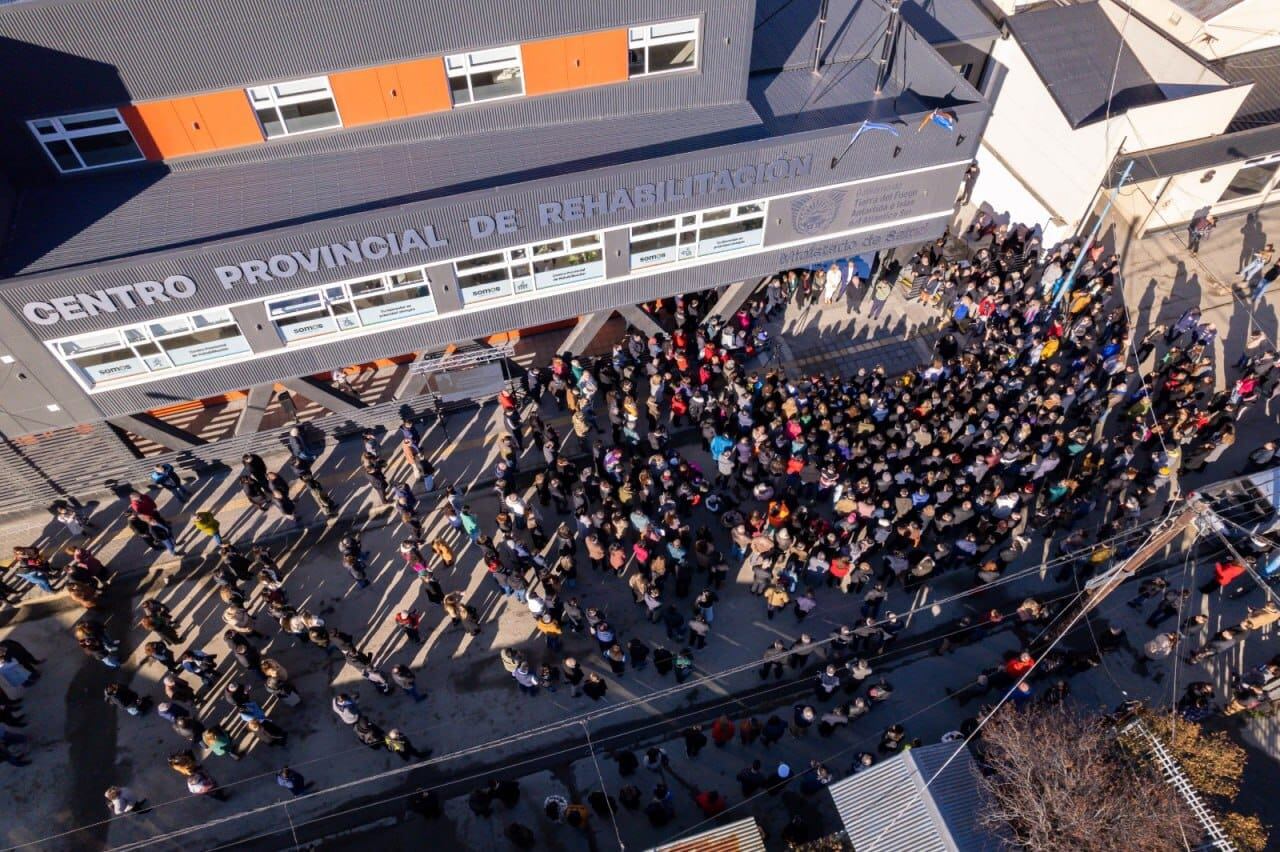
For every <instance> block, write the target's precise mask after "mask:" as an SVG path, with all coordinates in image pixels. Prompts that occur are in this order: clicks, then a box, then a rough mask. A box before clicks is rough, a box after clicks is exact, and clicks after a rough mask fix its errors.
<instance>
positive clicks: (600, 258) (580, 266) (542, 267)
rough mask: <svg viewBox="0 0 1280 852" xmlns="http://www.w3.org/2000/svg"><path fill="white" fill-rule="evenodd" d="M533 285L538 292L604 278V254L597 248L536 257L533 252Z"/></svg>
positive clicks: (571, 250)
mask: <svg viewBox="0 0 1280 852" xmlns="http://www.w3.org/2000/svg"><path fill="white" fill-rule="evenodd" d="M534 254H535V260H534V261H533V285H534V286H535V287H536V288H537V289H539V290H547V289H550V288H552V287H563V286H565V285H566V284H584V283H586V282H589V281H599V280H601V279H603V278H604V252H603V251H602V250H601V249H599V248H592V249H586V250H574V249H570V250H569V251H567V252H562V253H560V254H544V255H542V256H537V252H536V251H535V252H534Z"/></svg>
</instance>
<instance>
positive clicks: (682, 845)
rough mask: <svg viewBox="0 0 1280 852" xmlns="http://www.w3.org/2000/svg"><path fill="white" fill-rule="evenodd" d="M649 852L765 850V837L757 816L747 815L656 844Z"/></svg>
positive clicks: (758, 851) (754, 851) (739, 851)
mask: <svg viewBox="0 0 1280 852" xmlns="http://www.w3.org/2000/svg"><path fill="white" fill-rule="evenodd" d="M649 852H764V839H763V838H761V836H760V826H758V825H756V821H755V818H754V817H747V818H746V819H740V820H738V821H737V822H731V823H729V824H728V825H726V826H722V827H720V828H713V829H711V830H710V831H704V832H703V833H702V834H695V835H694V836H693V837H687V838H685V839H684V840H677V841H675V842H674V843H665V844H663V845H662V846H655V847H653V848H652V849H650V850H649Z"/></svg>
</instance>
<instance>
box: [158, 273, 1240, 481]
mask: <svg viewBox="0 0 1280 852" xmlns="http://www.w3.org/2000/svg"><path fill="white" fill-rule="evenodd" d="M1245 280H1246V281H1247V280H1248V279H1247V278H1246V279H1245ZM151 482H152V484H154V485H156V486H158V487H160V488H163V489H165V490H166V491H169V492H170V493H172V494H173V496H175V497H177V498H178V499H179V500H181V501H182V502H183V503H185V502H187V500H188V499H190V497H191V495H190V494H189V493H188V492H187V489H186V488H184V487H183V486H182V479H181V478H180V477H179V476H178V472H177V471H175V470H174V469H173V465H171V464H169V463H168V462H161V463H160V464H158V465H156V466H155V467H153V468H151Z"/></svg>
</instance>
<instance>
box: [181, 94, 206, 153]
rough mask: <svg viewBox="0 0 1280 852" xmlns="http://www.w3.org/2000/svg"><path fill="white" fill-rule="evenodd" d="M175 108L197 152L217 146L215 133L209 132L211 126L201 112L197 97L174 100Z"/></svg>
mask: <svg viewBox="0 0 1280 852" xmlns="http://www.w3.org/2000/svg"><path fill="white" fill-rule="evenodd" d="M173 109H174V112H176V113H177V114H178V120H179V121H181V122H182V129H183V131H185V132H186V134H187V138H188V139H190V140H191V147H192V149H193V150H195V152H196V153H199V152H201V151H211V150H213V148H214V147H215V144H214V141H213V134H212V133H210V132H209V126H208V124H207V123H206V122H205V120H204V116H203V115H201V114H200V108H199V107H198V106H196V100H195V98H178V99H176V100H175V101H173Z"/></svg>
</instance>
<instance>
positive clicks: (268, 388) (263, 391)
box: [236, 382, 275, 435]
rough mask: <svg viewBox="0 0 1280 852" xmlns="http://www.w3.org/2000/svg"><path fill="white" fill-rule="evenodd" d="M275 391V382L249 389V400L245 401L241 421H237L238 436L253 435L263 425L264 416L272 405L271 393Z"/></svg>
mask: <svg viewBox="0 0 1280 852" xmlns="http://www.w3.org/2000/svg"><path fill="white" fill-rule="evenodd" d="M273 390H275V383H274V382H266V383H264V384H260V385H254V386H253V387H251V388H249V398H248V399H246V400H245V401H244V409H243V410H242V411H241V412H240V419H239V420H237V421H236V434H237V435H252V434H253V433H254V432H257V431H258V427H259V426H261V425H262V418H263V415H265V414H266V413H267V408H268V407H270V405H271V392H272V391H273Z"/></svg>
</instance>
